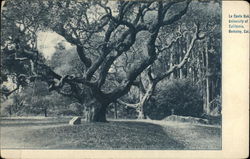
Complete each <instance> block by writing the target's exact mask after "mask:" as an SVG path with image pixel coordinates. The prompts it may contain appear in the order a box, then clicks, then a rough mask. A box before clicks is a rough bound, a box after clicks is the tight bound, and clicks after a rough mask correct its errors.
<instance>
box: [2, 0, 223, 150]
mask: <svg viewBox="0 0 250 159" xmlns="http://www.w3.org/2000/svg"><path fill="white" fill-rule="evenodd" d="M222 60H223V59H222V2H221V1H206V0H201V1H191V0H178V1H177V0H165V1H156V0H155V1H154V0H147V1H114V0H100V1H94V0H92V1H91V0H90V1H80V0H79V1H72V0H60V1H59V0H51V1H45V0H22V1H21V0H8V1H5V3H4V5H3V9H2V10H1V78H0V80H1V131H0V135H1V140H0V141H1V145H0V146H1V150H8V149H15V150H19V149H28V150H59V149H63V150H209V151H210V150H216V151H219V150H222V141H223V139H222V132H223V131H222V126H223V124H222V116H223V115H222V110H223V109H224V107H223V104H222V93H223V91H222V83H223V82H222Z"/></svg>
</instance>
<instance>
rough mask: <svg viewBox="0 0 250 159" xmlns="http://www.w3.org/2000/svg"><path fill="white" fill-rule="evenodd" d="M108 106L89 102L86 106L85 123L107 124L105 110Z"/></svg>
mask: <svg viewBox="0 0 250 159" xmlns="http://www.w3.org/2000/svg"><path fill="white" fill-rule="evenodd" d="M107 106H108V104H104V103H100V102H91V103H89V104H88V106H87V111H86V121H87V122H107V119H106V110H107Z"/></svg>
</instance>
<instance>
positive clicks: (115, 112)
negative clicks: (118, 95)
mask: <svg viewBox="0 0 250 159" xmlns="http://www.w3.org/2000/svg"><path fill="white" fill-rule="evenodd" d="M114 118H115V119H118V114H117V104H116V103H114Z"/></svg>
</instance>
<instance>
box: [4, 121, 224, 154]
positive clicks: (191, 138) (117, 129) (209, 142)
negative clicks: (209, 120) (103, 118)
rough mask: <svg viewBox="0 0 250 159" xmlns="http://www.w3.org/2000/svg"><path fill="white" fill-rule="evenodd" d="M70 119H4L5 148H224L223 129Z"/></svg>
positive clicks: (159, 123)
mask: <svg viewBox="0 0 250 159" xmlns="http://www.w3.org/2000/svg"><path fill="white" fill-rule="evenodd" d="M68 121H69V118H39V119H37V118H24V119H22V118H21V119H2V120H1V148H32V149H38V148H42V149H166V150H174V149H179V150H180V149H220V148H221V141H220V136H221V135H220V130H221V129H220V128H218V127H208V126H202V125H190V124H176V123H170V122H152V121H136V120H120V121H119V120H116V121H110V122H108V123H86V122H82V124H80V125H75V126H72V125H68Z"/></svg>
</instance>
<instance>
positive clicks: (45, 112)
mask: <svg viewBox="0 0 250 159" xmlns="http://www.w3.org/2000/svg"><path fill="white" fill-rule="evenodd" d="M47 116H48V114H47V108H44V117H47Z"/></svg>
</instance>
